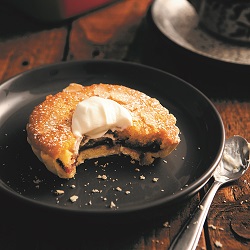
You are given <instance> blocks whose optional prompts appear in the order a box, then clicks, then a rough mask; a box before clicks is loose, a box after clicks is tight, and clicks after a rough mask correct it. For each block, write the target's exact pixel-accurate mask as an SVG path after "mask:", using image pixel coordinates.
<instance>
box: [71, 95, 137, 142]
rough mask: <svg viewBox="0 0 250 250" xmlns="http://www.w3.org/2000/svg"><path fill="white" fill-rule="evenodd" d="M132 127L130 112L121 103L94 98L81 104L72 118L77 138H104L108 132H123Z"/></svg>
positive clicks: (73, 130)
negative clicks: (84, 136)
mask: <svg viewBox="0 0 250 250" xmlns="http://www.w3.org/2000/svg"><path fill="white" fill-rule="evenodd" d="M131 125H132V116H131V114H130V112H129V111H128V110H127V109H126V108H124V107H123V106H121V105H120V104H119V103H117V102H115V101H113V100H110V99H105V98H101V97H98V96H92V97H90V98H88V99H85V100H83V101H82V102H79V103H78V104H77V106H76V110H75V112H74V114H73V117H72V132H73V134H74V135H75V136H76V137H82V136H83V135H86V136H88V137H89V138H90V139H95V138H99V137H102V136H103V135H104V134H105V133H106V132H107V131H108V130H112V131H114V130H123V129H125V128H127V127H129V126H131Z"/></svg>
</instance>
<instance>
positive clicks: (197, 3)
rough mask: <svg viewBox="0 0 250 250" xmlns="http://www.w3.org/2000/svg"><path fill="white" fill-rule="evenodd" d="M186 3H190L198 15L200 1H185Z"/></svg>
mask: <svg viewBox="0 0 250 250" xmlns="http://www.w3.org/2000/svg"><path fill="white" fill-rule="evenodd" d="M187 1H188V2H190V3H191V4H192V5H193V7H194V8H195V10H196V12H197V13H199V11H200V7H201V3H202V0H187Z"/></svg>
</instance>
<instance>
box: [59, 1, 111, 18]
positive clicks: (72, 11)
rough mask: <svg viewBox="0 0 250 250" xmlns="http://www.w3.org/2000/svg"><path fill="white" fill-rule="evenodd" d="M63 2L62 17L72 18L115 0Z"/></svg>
mask: <svg viewBox="0 0 250 250" xmlns="http://www.w3.org/2000/svg"><path fill="white" fill-rule="evenodd" d="M62 2H63V4H62V5H61V11H62V16H65V17H72V16H75V15H79V14H81V13H83V12H85V11H88V10H91V9H94V8H97V7H100V6H102V5H105V4H107V3H109V2H114V0H85V1H84V0H63V1H62Z"/></svg>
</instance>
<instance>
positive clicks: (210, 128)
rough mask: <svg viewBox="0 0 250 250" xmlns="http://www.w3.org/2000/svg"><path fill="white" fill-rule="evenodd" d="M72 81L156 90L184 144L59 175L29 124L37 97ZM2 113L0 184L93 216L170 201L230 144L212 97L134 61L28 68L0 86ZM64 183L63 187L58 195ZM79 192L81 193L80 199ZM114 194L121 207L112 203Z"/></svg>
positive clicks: (34, 201) (38, 201) (193, 188)
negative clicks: (145, 162) (44, 158)
mask: <svg viewBox="0 0 250 250" xmlns="http://www.w3.org/2000/svg"><path fill="white" fill-rule="evenodd" d="M71 82H77V83H80V84H82V85H90V84H92V83H100V82H102V83H113V84H116V83H117V84H122V85H125V86H128V87H131V88H134V89H137V90H140V91H143V92H145V93H146V94H148V95H150V96H152V97H155V98H157V99H158V100H159V101H160V102H161V103H162V104H163V105H164V106H165V107H166V108H168V109H169V110H170V112H171V113H173V114H174V115H175V116H176V118H177V125H178V127H179V128H180V131H181V135H180V137H181V142H180V144H179V146H178V148H177V149H176V150H175V151H173V152H172V153H171V155H169V156H168V157H166V158H165V159H159V160H156V161H155V163H154V164H153V165H152V166H148V167H141V166H139V165H137V164H136V163H135V164H132V163H131V161H130V159H129V158H128V157H122V156H121V157H109V158H105V159H99V160H98V161H96V160H91V161H87V162H85V163H84V164H83V165H80V166H79V167H78V168H77V174H76V176H75V178H73V179H70V180H65V179H60V178H59V177H57V176H55V175H53V174H52V173H50V172H49V171H48V170H47V169H46V168H45V167H44V166H43V164H42V163H41V162H40V161H39V160H38V159H37V158H36V156H34V154H33V152H32V150H31V148H30V146H29V144H28V143H27V141H26V130H25V126H26V123H27V121H28V117H29V114H30V113H31V111H32V109H33V108H34V106H35V105H37V104H38V103H40V102H42V101H43V100H44V98H45V96H47V95H48V94H53V93H56V92H59V91H61V90H62V89H63V88H65V87H66V86H67V85H68V84H69V83H71ZM0 118H1V119H0V143H1V145H0V154H1V157H0V177H1V181H0V187H1V190H2V191H4V192H5V193H7V194H8V195H11V196H12V197H14V198H17V199H16V202H17V203H18V202H21V201H25V202H26V203H27V204H30V205H31V206H33V207H34V209H36V208H46V209H49V210H50V211H56V212H59V211H61V212H65V213H68V214H76V215H78V214H81V216H86V217H88V218H92V217H93V216H94V217H95V218H97V217H98V216H99V217H107V216H111V217H112V216H114V217H115V216H119V215H123V216H124V215H126V214H140V215H145V212H150V213H152V212H153V211H157V209H162V208H163V207H165V208H168V207H169V208H170V206H172V204H174V203H176V202H181V201H183V200H184V199H186V198H189V197H191V196H192V195H194V194H195V193H196V192H197V191H198V190H199V189H200V188H201V187H203V186H204V185H205V183H206V182H207V181H208V180H209V178H210V177H211V175H212V173H213V171H214V169H215V167H216V165H217V163H218V161H219V159H220V157H221V154H222V151H223V147H224V128H223V125H222V121H221V118H220V116H219V114H218V113H217V111H216V109H215V108H214V106H213V105H212V103H211V102H210V101H209V100H208V98H206V97H205V96H204V95H203V94H202V93H201V92H199V91H198V90H197V89H195V88H194V87H192V86H191V85H189V84H188V83H186V82H184V81H182V80H181V79H179V78H177V77H175V76H173V75H170V74H168V73H165V72H163V71H160V70H157V69H154V68H151V67H146V66H143V65H139V64H134V63H126V62H116V61H105V60H103V61H94V60H93V61H80V62H67V63H59V64H55V65H49V66H45V67H41V68H37V69H34V70H31V71H28V72H25V73H22V74H20V75H18V76H16V77H14V78H12V79H10V80H8V81H6V82H5V83H4V84H3V85H1V86H0ZM138 169H139V170H138ZM99 175H101V176H102V175H106V176H107V179H106V180H103V179H99V178H97V177H98V176H99ZM143 176H144V177H145V179H142V177H143ZM154 178H159V179H158V181H157V182H154V181H153V180H154ZM58 189H59V190H64V194H63V195H59V196H57V195H55V193H54V192H55V191H56V190H58ZM117 189H120V191H119V190H117ZM126 191H129V192H126ZM73 195H77V196H78V197H79V198H78V200H77V201H76V202H74V203H73V202H71V201H70V197H71V196H73ZM111 202H113V203H114V204H115V205H116V207H114V208H110V204H111Z"/></svg>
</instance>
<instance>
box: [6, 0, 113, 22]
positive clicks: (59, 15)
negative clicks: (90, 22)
mask: <svg viewBox="0 0 250 250" xmlns="http://www.w3.org/2000/svg"><path fill="white" fill-rule="evenodd" d="M114 1H117V0H8V1H7V2H8V3H10V4H12V5H13V6H15V7H16V8H18V9H19V10H21V11H23V12H25V13H26V14H28V15H30V16H32V17H34V18H36V19H38V20H40V21H45V22H57V21H61V20H64V19H68V18H71V17H74V16H77V15H80V14H83V13H84V12H87V11H90V10H93V9H96V8H99V7H101V6H104V5H107V4H109V3H111V2H114Z"/></svg>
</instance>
